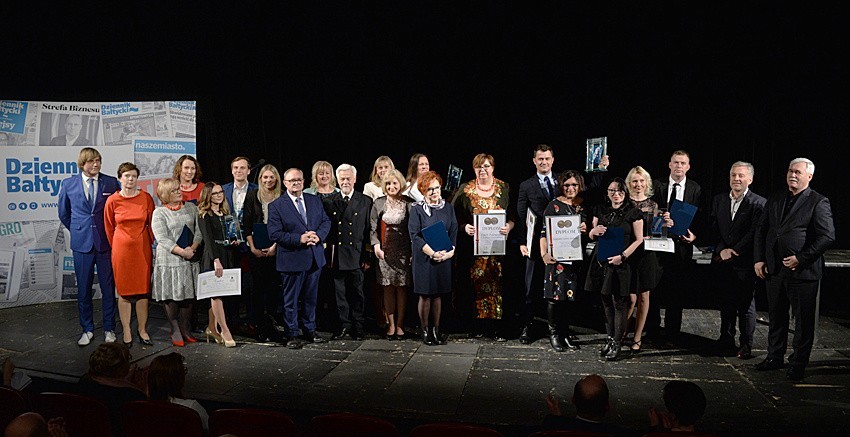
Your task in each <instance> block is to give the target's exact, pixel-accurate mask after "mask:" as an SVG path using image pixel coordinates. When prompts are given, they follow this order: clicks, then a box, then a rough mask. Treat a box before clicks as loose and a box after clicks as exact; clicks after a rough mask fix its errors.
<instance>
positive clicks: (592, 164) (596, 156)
mask: <svg viewBox="0 0 850 437" xmlns="http://www.w3.org/2000/svg"><path fill="white" fill-rule="evenodd" d="M607 154H608V137H599V138H588V139H587V160H586V161H585V165H584V171H585V172H588V173H593V172H597V171H607V170H608V169H607V168H605V167H603V166H602V157H603V156H605V155H607Z"/></svg>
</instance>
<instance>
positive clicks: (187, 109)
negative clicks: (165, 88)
mask: <svg viewBox="0 0 850 437" xmlns="http://www.w3.org/2000/svg"><path fill="white" fill-rule="evenodd" d="M168 113H169V115H170V116H171V128H172V132H171V136H173V137H175V138H195V126H196V122H195V118H196V117H197V112H196V110H195V102H194V101H172V102H168Z"/></svg>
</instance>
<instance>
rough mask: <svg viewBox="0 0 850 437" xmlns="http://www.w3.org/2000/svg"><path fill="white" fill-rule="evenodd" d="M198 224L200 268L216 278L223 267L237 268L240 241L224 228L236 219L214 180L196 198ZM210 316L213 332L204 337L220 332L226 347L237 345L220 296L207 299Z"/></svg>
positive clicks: (220, 188) (221, 272)
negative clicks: (201, 242) (201, 245)
mask: <svg viewBox="0 0 850 437" xmlns="http://www.w3.org/2000/svg"><path fill="white" fill-rule="evenodd" d="M198 216H199V220H198V225H199V226H200V228H201V235H203V236H204V257H203V258H202V259H201V270H203V271H205V272H206V271H210V270H214V271H215V276H216V277H219V278H220V277H221V276H222V275H223V274H224V269H232V268H234V267H236V256H235V251H236V249H237V248H238V247H239V242H238V241H236V240H231V239H229V238H228V235H227V232H226V229H227V224H226V223H227V222H233V221H235V218H234V217H233V216H232V215H231V214H230V207H229V206H228V205H227V199H225V198H224V190H223V189H222V187H221V185H219V184H217V183H215V182H207V183H206V185H204V189H203V190H201V197H200V199H198ZM210 306H211V307H212V312H213V315H214V316H215V324H216V325H217V326H216V328H215V329H216V331H219V329H218V328H221V330H220V331H219V332H206V335H207V339H209V336H213V334H218V335H221V338H222V339H223V340H224V345H225V346H226V347H236V342H235V341H234V340H233V336H232V335H231V334H230V328H228V327H227V320H225V318H224V303H223V302H222V300H221V298H220V297H213V298H211V299H210Z"/></svg>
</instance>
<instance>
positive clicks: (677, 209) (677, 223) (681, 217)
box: [667, 200, 697, 235]
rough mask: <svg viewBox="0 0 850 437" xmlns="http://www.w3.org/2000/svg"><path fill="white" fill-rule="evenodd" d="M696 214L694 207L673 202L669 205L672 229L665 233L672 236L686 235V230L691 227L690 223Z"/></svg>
mask: <svg viewBox="0 0 850 437" xmlns="http://www.w3.org/2000/svg"><path fill="white" fill-rule="evenodd" d="M696 213H697V207H696V205H691V204H690V203H685V202H682V201H679V200H674V201H673V203H671V204H670V218H671V219H673V227H672V228H670V229H669V230H668V231H667V232H669V233H671V234H673V235H688V228H690V227H691V222H693V221H694V216H695V215H696Z"/></svg>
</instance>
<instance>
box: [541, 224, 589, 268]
mask: <svg viewBox="0 0 850 437" xmlns="http://www.w3.org/2000/svg"><path fill="white" fill-rule="evenodd" d="M579 226H581V216H580V215H578V214H576V215H547V216H546V244H547V245H548V246H549V247H548V250H549V254H550V255H551V256H552V258H555V259H556V260H558V261H581V259H582V256H581V230H580V228H579Z"/></svg>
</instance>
